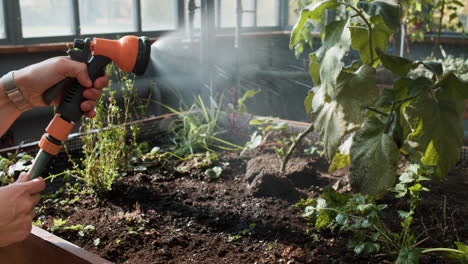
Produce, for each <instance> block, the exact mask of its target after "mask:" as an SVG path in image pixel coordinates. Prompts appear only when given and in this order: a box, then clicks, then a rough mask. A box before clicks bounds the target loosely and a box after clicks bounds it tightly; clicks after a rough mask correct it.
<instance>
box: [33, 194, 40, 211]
mask: <svg viewBox="0 0 468 264" xmlns="http://www.w3.org/2000/svg"><path fill="white" fill-rule="evenodd" d="M40 200H41V195H40V194H39V193H36V194H32V195H31V198H30V201H31V203H32V204H33V209H34V206H36V205H37V204H38V203H39V201H40Z"/></svg>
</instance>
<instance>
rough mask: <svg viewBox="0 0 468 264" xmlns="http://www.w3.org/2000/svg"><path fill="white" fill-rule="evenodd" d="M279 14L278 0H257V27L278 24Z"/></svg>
mask: <svg viewBox="0 0 468 264" xmlns="http://www.w3.org/2000/svg"><path fill="white" fill-rule="evenodd" d="M278 14H279V1H278V0H257V27H276V26H278V25H279V19H278Z"/></svg>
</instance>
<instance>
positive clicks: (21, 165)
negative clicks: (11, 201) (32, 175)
mask: <svg viewBox="0 0 468 264" xmlns="http://www.w3.org/2000/svg"><path fill="white" fill-rule="evenodd" d="M7 156H8V157H2V156H0V186H3V185H8V184H10V183H12V182H14V181H15V180H16V178H17V176H18V175H19V174H20V173H21V172H27V171H28V170H29V168H30V167H31V165H32V160H33V159H34V157H32V156H30V155H29V154H27V153H26V152H21V153H18V154H12V153H8V154H7Z"/></svg>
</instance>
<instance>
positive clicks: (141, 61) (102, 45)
mask: <svg viewBox="0 0 468 264" xmlns="http://www.w3.org/2000/svg"><path fill="white" fill-rule="evenodd" d="M89 49H90V50H91V52H92V53H93V56H96V55H102V56H106V57H108V58H110V59H111V60H112V61H114V63H115V64H116V65H117V66H118V67H119V68H120V69H122V70H124V71H126V72H133V73H135V74H137V75H142V74H143V73H144V72H145V71H146V68H147V67H148V63H149V60H150V52H151V44H150V41H149V39H148V38H147V37H136V36H125V37H122V38H120V39H119V40H109V39H102V38H94V39H93V40H92V41H91V42H90V46H89Z"/></svg>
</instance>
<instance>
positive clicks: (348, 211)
mask: <svg viewBox="0 0 468 264" xmlns="http://www.w3.org/2000/svg"><path fill="white" fill-rule="evenodd" d="M433 172H434V167H431V166H424V165H420V164H416V163H414V164H410V165H408V166H407V168H406V170H405V172H404V173H402V174H401V175H400V177H399V183H398V184H397V185H396V186H395V187H394V188H392V189H391V191H393V192H395V197H396V198H398V199H403V198H405V197H407V198H409V199H408V203H409V210H408V211H403V210H399V211H398V215H399V217H400V218H401V222H400V226H401V231H400V232H399V233H397V232H392V231H391V230H390V229H389V228H388V227H387V225H386V224H385V223H384V219H383V218H382V217H381V215H382V212H383V210H385V209H386V208H387V205H386V204H379V203H377V201H376V199H375V198H374V196H370V195H362V194H353V195H352V194H349V193H339V192H337V191H335V190H333V189H331V188H325V189H324V190H323V193H322V194H321V196H320V197H319V198H317V199H307V200H305V199H302V200H301V201H300V202H299V203H298V204H296V206H297V207H299V208H302V209H304V213H303V214H302V216H303V217H305V218H306V219H307V221H308V224H310V225H312V226H314V227H315V228H316V229H321V228H327V229H331V230H338V231H340V232H350V233H351V234H352V239H351V240H350V241H349V242H348V247H349V249H351V250H353V251H354V252H355V253H356V254H371V253H377V252H380V251H384V252H385V253H386V254H388V255H389V256H392V255H394V253H395V252H397V254H396V258H397V260H396V263H411V264H417V263H419V258H420V257H421V255H422V254H428V253H431V252H449V253H450V254H449V257H453V258H455V259H457V260H459V261H460V262H461V263H464V262H463V260H465V261H466V258H467V257H468V256H467V253H468V251H467V249H468V247H466V245H463V244H462V243H456V245H457V247H458V250H456V249H447V248H431V249H422V248H419V247H418V245H419V244H420V243H421V242H420V240H419V236H416V235H414V234H413V233H412V232H411V224H412V223H413V220H414V213H415V210H416V208H417V206H418V204H419V203H420V201H421V197H420V194H421V192H423V191H429V190H428V189H427V188H425V187H424V186H423V185H422V182H423V181H427V180H429V179H430V178H429V177H430V175H431V174H432V173H433ZM405 200H406V199H405Z"/></svg>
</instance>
